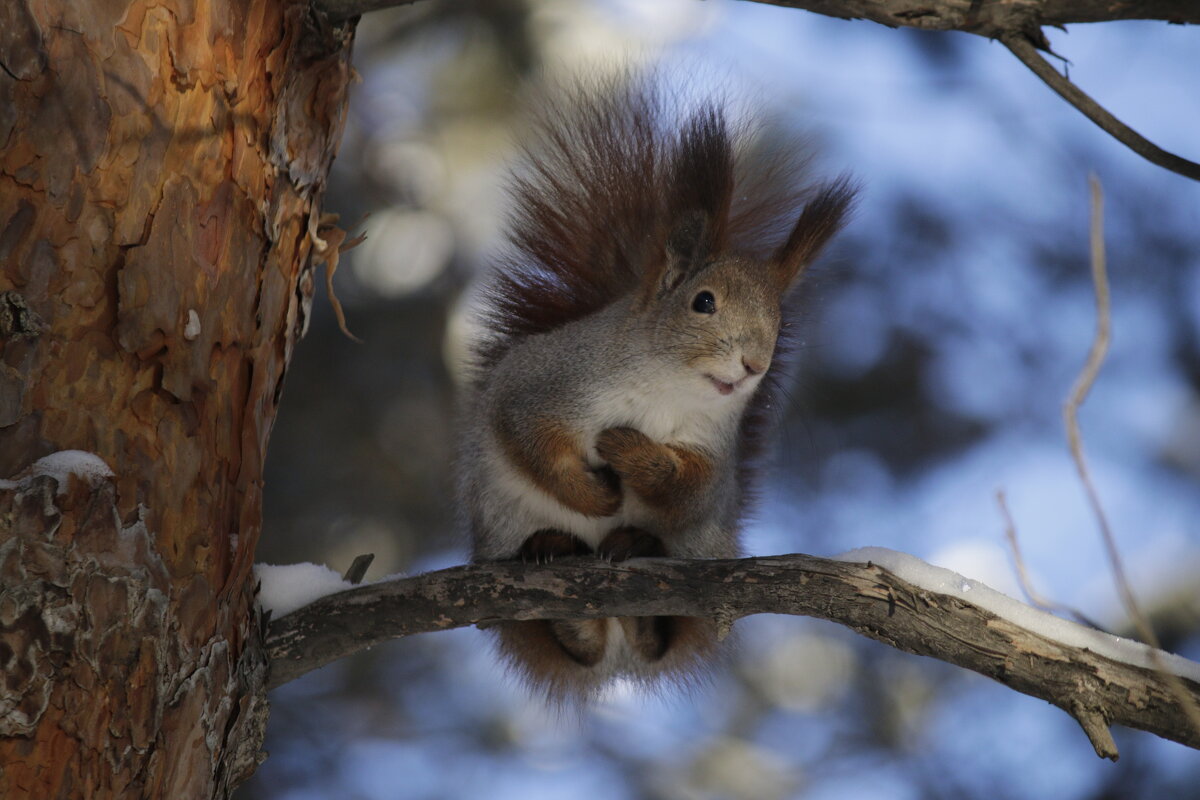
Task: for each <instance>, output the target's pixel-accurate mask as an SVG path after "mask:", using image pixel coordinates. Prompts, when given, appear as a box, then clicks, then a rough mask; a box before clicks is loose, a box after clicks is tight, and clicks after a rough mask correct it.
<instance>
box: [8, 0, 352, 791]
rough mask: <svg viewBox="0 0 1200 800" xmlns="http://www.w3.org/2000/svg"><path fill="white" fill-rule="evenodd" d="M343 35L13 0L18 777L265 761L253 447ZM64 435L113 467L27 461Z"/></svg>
mask: <svg viewBox="0 0 1200 800" xmlns="http://www.w3.org/2000/svg"><path fill="white" fill-rule="evenodd" d="M351 36H352V28H351V27H350V26H343V27H331V26H328V25H323V24H320V23H319V22H318V21H317V20H315V19H314V18H313V17H312V16H311V11H310V10H309V8H308V6H307V4H306V3H304V2H289V1H288V0H255V2H250V3H247V2H241V1H240V0H156V2H153V3H151V2H144V1H143V0H133V2H116V3H114V2H108V1H107V0H4V2H3V3H0V348H2V353H0V477H3V478H8V477H15V478H16V480H14V481H4V482H3V483H0V671H2V672H3V674H4V680H3V681H0V796H2V797H4V798H24V797H29V798H38V799H39V800H44V799H45V798H58V797H62V798H67V797H71V798H75V797H93V796H97V797H99V796H103V797H112V796H120V797H156V798H159V797H169V798H207V797H225V796H227V795H228V794H229V792H230V791H231V789H232V787H233V786H235V785H236V784H237V783H238V782H239V781H241V780H243V779H244V778H245V777H247V776H248V775H249V773H250V772H251V771H252V770H253V768H254V766H255V764H256V756H257V753H258V747H259V744H260V742H261V736H262V729H263V724H264V720H265V713H266V704H265V701H264V681H265V660H264V656H263V654H262V643H261V633H260V621H259V619H258V615H257V613H256V611H255V604H254V601H253V596H252V593H253V586H252V580H251V571H250V566H251V562H252V557H253V553H254V548H255V545H256V543H257V539H258V535H259V526H260V506H261V489H262V469H263V456H264V452H265V448H266V443H267V436H268V433H269V432H270V429H271V425H272V422H273V421H274V418H275V411H276V406H277V403H278V401H279V394H280V389H281V386H282V381H283V376H284V372H285V370H286V367H287V363H288V359H289V357H290V355H291V352H292V348H293V346H294V345H295V342H296V340H297V338H298V337H299V336H300V334H301V332H302V329H303V327H304V324H305V319H306V316H307V311H308V304H309V302H310V296H311V287H312V270H313V268H314V260H315V259H316V258H318V257H319V254H318V252H317V251H319V250H320V249H322V247H323V244H324V243H322V242H321V240H320V239H318V238H317V221H318V219H319V203H320V199H321V194H322V191H323V188H324V181H325V176H326V173H327V171H328V168H329V165H330V162H331V161H332V158H333V154H334V150H335V149H336V146H337V142H338V139H339V137H340V133H341V127H342V120H343V114H344V110H345V100H346V87H347V84H348V82H349V79H350V77H351V70H350V67H349V65H348V51H349V43H350V39H351ZM62 450H84V451H89V452H91V453H94V454H96V455H97V456H99V458H100V459H102V460H103V461H104V462H105V463H106V464H107V465H108V467H109V468H111V470H112V472H113V473H114V477H113V478H111V479H106V478H104V477H103V476H102V475H99V476H98V475H93V476H92V477H91V478H81V477H69V476H66V475H63V474H61V473H60V474H59V475H58V477H53V476H50V475H43V474H40V473H44V472H47V471H50V472H53V471H54V470H47V469H46V468H45V464H46V463H47V462H43V464H42V465H40V466H34V467H33V468H32V470H31V469H30V465H31V464H33V462H35V460H37V459H39V457H41V456H45V455H47V454H50V453H53V452H56V451H62ZM75 460H78V459H75ZM66 461H68V462H69V461H71V459H70V458H67V459H66Z"/></svg>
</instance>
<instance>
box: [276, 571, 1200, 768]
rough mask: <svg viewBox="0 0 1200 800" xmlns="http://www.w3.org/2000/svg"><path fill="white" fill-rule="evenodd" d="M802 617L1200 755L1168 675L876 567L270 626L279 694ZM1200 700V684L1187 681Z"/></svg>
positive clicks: (514, 588) (563, 590) (485, 597)
mask: <svg viewBox="0 0 1200 800" xmlns="http://www.w3.org/2000/svg"><path fill="white" fill-rule="evenodd" d="M765 613H774V614H797V615H802V616H810V617H816V618H818V619H826V620H830V621H832V622H836V623H839V624H841V625H845V626H846V627H849V628H851V629H853V630H855V631H857V632H859V633H861V634H863V635H864V636H868V637H870V638H872V639H876V640H878V641H881V642H883V643H885V644H888V645H891V646H892V647H895V648H897V649H900V650H903V651H905V652H908V653H915V654H917V655H925V656H930V657H932V658H936V659H938V660H940V661H945V662H947V663H950V664H954V665H957V666H960V667H964V668H966V669H970V670H973V671H975V672H978V673H980V674H982V675H986V676H988V677H989V678H993V679H995V680H997V681H999V682H1001V683H1003V684H1004V685H1005V686H1008V687H1009V688H1011V689H1014V690H1016V691H1018V692H1022V693H1023V694H1028V695H1031V696H1033V697H1039V698H1041V699H1043V700H1046V701H1047V702H1049V703H1052V704H1053V705H1056V706H1058V707H1059V708H1061V709H1063V710H1064V711H1066V712H1067V713H1068V714H1070V715H1071V716H1073V717H1074V718H1075V719H1076V720H1078V721H1079V722H1080V725H1081V726H1082V727H1083V728H1084V730H1085V732H1087V734H1088V737H1089V739H1090V740H1091V741H1092V743H1093V745H1094V746H1095V748H1096V752H1097V753H1098V754H1099V755H1101V756H1104V757H1108V758H1115V757H1116V748H1115V746H1113V745H1112V742H1111V737H1108V736H1107V734H1106V733H1102V731H1104V730H1105V729H1106V727H1107V725H1109V724H1114V723H1115V724H1120V725H1125V726H1127V727H1131V728H1138V729H1141V730H1145V731H1149V732H1151V733H1154V734H1157V735H1159V736H1162V737H1164V738H1167V739H1171V740H1173V741H1176V742H1180V743H1182V744H1185V745H1187V746H1188V747H1192V748H1195V749H1200V731H1197V730H1196V729H1195V728H1194V727H1192V726H1191V725H1190V724H1189V721H1188V718H1187V716H1186V715H1185V714H1184V713H1183V711H1182V709H1181V708H1180V705H1179V703H1178V701H1177V700H1176V698H1175V696H1174V695H1173V694H1172V692H1171V687H1170V685H1169V682H1168V680H1167V679H1166V678H1165V677H1164V676H1163V675H1162V674H1161V673H1159V672H1157V671H1155V670H1152V669H1147V668H1144V667H1137V666H1133V665H1130V664H1126V663H1122V662H1119V661H1114V660H1112V659H1110V658H1106V657H1104V656H1101V655H1098V654H1097V653H1094V652H1092V651H1090V650H1089V649H1087V648H1075V647H1070V646H1067V645H1064V644H1062V643H1061V642H1057V641H1054V640H1051V639H1048V638H1046V637H1044V636H1042V635H1040V634H1037V633H1034V632H1032V631H1029V630H1027V629H1025V628H1022V627H1020V626H1019V625H1016V624H1015V623H1013V622H1010V621H1008V620H1006V619H1003V618H1001V617H997V616H996V615H995V614H993V613H991V612H989V611H985V610H983V609H981V608H979V607H978V606H975V605H972V604H971V603H968V602H966V601H965V600H963V599H961V598H959V597H955V596H951V595H946V594H940V593H937V592H933V591H929V590H926V589H922V588H920V587H917V586H915V585H913V584H911V583H908V582H906V581H904V580H901V579H900V578H898V577H896V576H895V575H893V574H892V573H891V572H889V571H887V570H885V569H883V568H881V567H878V566H873V565H863V564H852V563H848V562H843V561H831V560H828V559H823V558H816V557H813V556H807V555H788V556H774V557H767V558H746V559H740V560H724V561H681V560H674V559H638V560H631V561H626V562H623V563H620V564H609V563H607V562H603V561H599V560H596V559H565V560H562V561H558V562H555V563H553V564H547V565H527V564H522V563H515V562H504V563H495V564H471V565H467V566H462V567H453V568H451V569H446V570H441V571H440V572H432V573H428V574H426V575H420V576H418V577H415V578H405V579H399V580H392V581H386V582H381V583H374V584H369V585H367V586H363V587H361V588H356V589H352V590H350V591H346V592H342V593H340V594H335V595H330V596H328V597H324V598H322V599H321V600H318V601H317V602H315V603H313V604H312V605H309V606H306V607H305V608H302V609H300V610H299V611H296V612H293V613H291V614H288V615H287V616H284V617H282V618H280V619H278V620H275V621H273V622H272V623H271V625H270V631H269V635H268V639H267V649H268V654H269V657H270V659H271V679H270V682H269V686H270V687H271V688H274V687H277V686H280V685H282V684H284V683H287V682H288V681H291V680H294V679H295V678H298V677H300V676H301V675H303V674H304V673H306V672H308V671H309V670H312V669H316V668H317V667H320V666H323V665H325V664H328V663H330V662H331V661H334V660H336V659H339V658H342V657H344V656H347V655H350V654H351V653H354V652H356V651H358V650H361V649H363V648H366V647H370V646H372V645H375V644H379V643H380V642H384V641H386V640H388V639H392V638H396V637H400V636H407V635H409V634H413V633H423V632H428V631H437V630H445V629H448V628H457V627H461V626H465V625H473V624H480V623H483V624H488V623H494V622H497V621H501V620H527V619H590V618H598V617H616V616H647V615H678V616H693V617H709V618H713V619H722V620H733V619H737V618H740V617H744V616H749V615H751V614H765ZM1182 683H1183V684H1184V685H1185V687H1186V689H1187V691H1188V692H1189V693H1190V694H1191V695H1192V696H1194V697H1197V698H1200V684H1197V683H1195V682H1193V681H1190V680H1187V679H1182Z"/></svg>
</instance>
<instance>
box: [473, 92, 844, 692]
mask: <svg viewBox="0 0 1200 800" xmlns="http://www.w3.org/2000/svg"><path fill="white" fill-rule="evenodd" d="M751 133H752V129H751V128H750V127H749V126H747V125H744V124H735V122H734V121H732V120H731V118H730V115H729V114H728V113H727V112H726V110H725V109H724V107H723V105H722V104H721V103H720V102H718V101H714V100H706V101H700V102H694V103H689V102H687V101H685V100H683V99H681V98H680V97H679V96H677V95H674V94H672V93H671V92H669V91H667V90H664V89H662V88H660V86H659V85H658V83H657V82H656V80H655V79H654V78H643V79H640V80H639V79H636V78H630V77H629V76H622V77H621V78H619V79H612V80H608V81H598V82H594V83H591V84H577V85H576V86H575V87H574V88H573V89H572V90H571V91H570V92H568V93H567V96H566V98H565V99H563V100H559V101H556V102H551V103H548V104H547V105H546V106H545V107H544V108H543V109H542V110H541V113H540V115H539V116H538V119H537V122H536V135H535V137H534V138H533V140H532V142H531V143H530V144H529V145H528V146H527V147H526V149H525V151H524V157H523V163H522V165H521V168H520V169H518V170H517V171H516V172H515V174H514V177H513V178H512V183H511V187H510V189H511V194H512V197H513V200H514V210H513V212H512V214H511V218H510V222H509V236H510V239H511V243H512V245H513V247H512V252H511V255H510V256H509V257H508V258H507V259H506V261H505V263H503V264H502V265H501V266H500V268H499V269H498V270H496V271H495V273H494V274H493V275H492V277H491V278H490V280H489V282H488V283H487V284H486V285H485V289H484V292H483V294H482V320H483V325H484V328H485V331H486V335H485V336H484V337H483V338H482V341H481V342H480V343H479V344H478V345H477V347H476V350H475V365H474V373H473V379H472V382H471V385H470V387H469V389H468V391H467V398H466V402H465V413H464V415H463V425H462V428H463V433H462V444H461V449H460V458H459V470H458V500H459V507H460V509H461V510H462V514H463V516H464V518H465V520H464V522H465V525H466V527H467V528H468V530H469V532H470V535H471V538H472V541H473V558H474V560H476V561H503V560H509V559H525V560H532V561H546V560H550V559H552V558H554V557H556V556H567V555H575V556H593V557H598V558H604V559H608V560H611V561H621V560H624V559H627V558H633V557H647V556H671V557H678V558H733V557H737V556H738V555H739V545H738V537H739V523H740V520H741V519H742V517H743V516H744V513H745V510H746V506H747V493H748V491H749V489H750V483H751V480H752V475H753V471H752V470H751V469H749V465H750V462H751V461H752V459H753V458H754V457H755V455H756V451H757V450H758V449H759V447H758V444H759V442H760V441H761V438H762V429H763V427H764V422H765V418H766V416H767V415H766V410H767V408H768V406H769V404H770V402H771V400H770V398H771V391H770V389H771V385H772V383H773V382H772V380H771V378H772V375H773V373H774V372H775V371H776V362H777V358H776V355H777V353H776V351H777V348H778V346H779V345H778V342H779V335H780V330H781V327H782V326H784V325H785V324H786V320H785V302H784V301H785V299H786V298H787V296H788V294H789V292H790V291H791V290H792V289H793V288H794V287H795V285H796V284H797V282H798V280H799V278H800V276H801V274H802V273H803V272H804V269H805V267H807V266H808V265H809V264H810V263H811V262H812V261H813V259H814V258H815V257H816V256H817V254H818V253H819V252H820V250H821V249H822V247H823V246H824V245H825V243H826V242H827V241H828V240H829V239H830V237H832V236H833V235H834V234H835V233H836V232H837V231H838V230H839V228H841V227H842V225H843V224H844V222H845V220H846V218H847V216H848V214H849V212H850V209H851V206H852V204H853V200H854V195H855V191H854V187H853V186H852V183H851V181H850V180H848V179H847V178H845V177H841V178H838V179H836V180H833V181H830V182H826V183H822V184H819V185H815V186H814V185H805V184H803V183H802V182H800V181H799V176H800V175H801V173H802V171H803V167H804V163H805V157H806V155H807V154H806V153H805V152H804V149H803V148H802V147H801V146H800V143H796V142H792V143H789V146H794V147H795V149H794V151H792V152H787V151H784V150H782V149H781V150H779V151H778V152H776V153H774V154H772V155H771V156H770V157H769V158H767V159H765V160H764V159H762V158H758V159H751V158H749V157H748V154H747V153H746V152H745V150H746V148H745V144H746V142H747V140H748V137H749V136H750V135H751ZM496 627H497V630H498V632H499V641H500V649H501V651H502V652H503V653H504V654H505V655H506V656H507V658H508V659H509V660H510V661H511V663H512V664H513V665H515V666H516V668H517V669H518V671H519V672H520V673H521V674H522V676H523V677H524V678H525V679H526V680H527V682H528V683H529V684H531V686H533V687H535V688H540V689H542V690H544V691H545V692H546V693H547V694H548V695H549V696H550V697H551V698H554V699H558V700H563V699H571V698H583V699H586V698H588V697H589V696H591V695H594V694H595V693H596V692H597V691H598V690H599V689H600V688H601V687H603V686H604V685H605V683H606V682H607V681H609V680H610V679H612V678H614V677H618V676H622V677H628V678H632V679H634V680H638V681H642V682H647V683H649V682H652V681H653V680H655V679H657V678H659V677H661V676H669V677H680V676H687V675H688V674H690V673H691V672H693V671H694V670H695V669H696V668H698V667H699V666H701V665H702V664H703V663H704V662H705V661H706V660H708V659H709V658H710V656H711V655H712V653H713V652H714V650H715V648H716V644H717V626H716V623H715V622H714V621H712V620H707V619H696V618H685V617H629V618H621V619H593V620H582V621H564V620H549V621H530V622H507V623H503V624H501V625H498V626H496Z"/></svg>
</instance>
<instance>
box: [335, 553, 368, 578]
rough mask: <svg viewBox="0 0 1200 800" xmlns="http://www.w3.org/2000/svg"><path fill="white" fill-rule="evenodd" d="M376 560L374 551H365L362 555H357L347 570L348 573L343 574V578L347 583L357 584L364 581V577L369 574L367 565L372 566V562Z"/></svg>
mask: <svg viewBox="0 0 1200 800" xmlns="http://www.w3.org/2000/svg"><path fill="white" fill-rule="evenodd" d="M374 560H375V554H374V553H363V554H362V555H361V556H357V557H355V559H354V561H353V562H352V563H351V564H350V569H348V570H346V574H345V575H343V576H342V580H344V581H346V582H347V583H353V584H355V585H356V586H357V585H358V584H360V583H362V579H363V578H364V577H366V574H367V567H369V566H371V562H372V561H374Z"/></svg>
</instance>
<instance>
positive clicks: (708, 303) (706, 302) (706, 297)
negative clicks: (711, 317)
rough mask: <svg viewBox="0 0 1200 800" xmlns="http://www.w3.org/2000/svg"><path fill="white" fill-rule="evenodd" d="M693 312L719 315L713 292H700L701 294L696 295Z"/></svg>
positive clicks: (693, 301)
mask: <svg viewBox="0 0 1200 800" xmlns="http://www.w3.org/2000/svg"><path fill="white" fill-rule="evenodd" d="M692 311H696V312H699V313H701V314H715V313H717V298H715V297H713V293H712V292H700V294H698V295H696V297H695V299H694V300H692Z"/></svg>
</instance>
